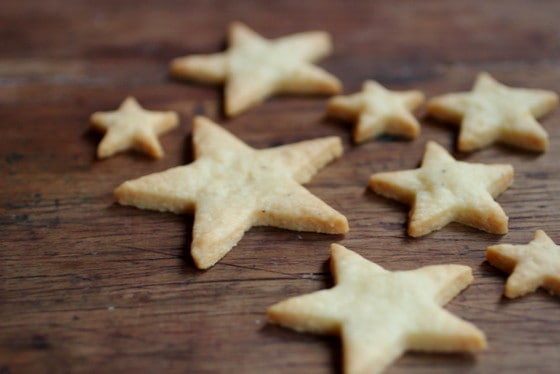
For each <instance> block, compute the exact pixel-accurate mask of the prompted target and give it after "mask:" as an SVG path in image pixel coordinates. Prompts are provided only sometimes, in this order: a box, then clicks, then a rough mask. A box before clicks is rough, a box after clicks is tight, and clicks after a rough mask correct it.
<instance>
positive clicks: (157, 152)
mask: <svg viewBox="0 0 560 374" xmlns="http://www.w3.org/2000/svg"><path fill="white" fill-rule="evenodd" d="M90 122H91V127H92V128H93V129H95V130H98V131H101V132H104V133H105V136H104V137H103V139H102V140H101V143H99V146H98V148H97V157H99V158H106V157H110V156H112V155H114V154H115V153H117V152H122V151H126V150H129V149H137V150H139V151H141V152H143V153H146V154H148V155H150V156H152V157H154V158H161V157H162V156H163V149H162V148H161V145H160V144H159V141H158V135H160V134H163V133H165V132H167V131H170V130H172V129H174V128H175V127H177V125H178V123H179V116H178V115H177V113H176V112H172V111H168V112H156V111H151V110H146V109H144V108H142V107H141V106H140V104H138V101H136V99H135V98H133V97H128V98H126V99H125V100H124V101H123V103H122V104H121V105H120V107H119V109H118V110H115V111H111V112H95V113H93V114H92V115H91V117H90Z"/></svg>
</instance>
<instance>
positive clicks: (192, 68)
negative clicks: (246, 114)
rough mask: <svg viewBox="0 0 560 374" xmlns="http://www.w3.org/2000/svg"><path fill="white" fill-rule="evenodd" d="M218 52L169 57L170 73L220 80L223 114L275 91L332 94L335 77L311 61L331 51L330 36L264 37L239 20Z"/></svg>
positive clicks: (206, 80)
mask: <svg viewBox="0 0 560 374" xmlns="http://www.w3.org/2000/svg"><path fill="white" fill-rule="evenodd" d="M229 44H230V46H229V48H228V49H227V50H226V51H225V52H223V53H216V54H211V55H192V56H186V57H179V58H175V59H174V60H173V61H171V66H170V70H171V74H172V75H173V76H175V77H178V78H188V79H193V80H197V81H199V82H202V83H208V84H219V83H224V84H225V113H226V115H227V116H230V117H233V116H236V115H238V114H239V113H241V112H243V111H245V110H247V109H249V108H250V107H252V106H255V105H257V104H259V103H261V102H262V101H264V100H266V99H267V98H268V97H270V96H272V95H274V94H277V93H297V94H328V95H331V94H336V93H338V92H339V91H340V82H339V80H338V79H337V78H336V77H334V76H333V75H331V74H329V73H327V72H326V71H324V70H323V69H321V68H319V67H317V66H314V65H312V64H311V62H314V61H317V60H319V59H321V58H323V57H325V56H327V55H328V54H330V53H331V50H332V45H331V40H330V37H329V35H328V34H327V33H326V32H322V31H309V32H303V33H298V34H293V35H290V36H285V37H282V38H279V39H275V40H268V39H265V38H263V37H262V36H260V35H258V34H257V33H255V32H254V31H253V30H251V29H250V28H248V27H247V26H245V25H244V24H242V23H240V22H234V23H232V24H231V25H230V29H229Z"/></svg>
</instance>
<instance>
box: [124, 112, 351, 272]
mask: <svg viewBox="0 0 560 374" xmlns="http://www.w3.org/2000/svg"><path fill="white" fill-rule="evenodd" d="M193 142H194V148H195V161H194V162H193V163H191V164H189V165H185V166H179V167H175V168H172V169H169V170H167V171H164V172H160V173H156V174H151V175H147V176H144V177H142V178H139V179H136V180H132V181H128V182H125V183H123V184H122V185H121V186H119V187H118V188H117V189H116V190H115V197H116V199H117V201H118V202H119V203H120V204H123V205H133V206H136V207H138V208H142V209H152V210H159V211H168V212H173V213H177V214H181V213H193V212H194V214H195V220H194V227H193V241H192V245H191V254H192V256H193V259H194V262H195V264H196V266H197V267H198V268H200V269H206V268H208V267H210V266H212V265H214V264H215V263H216V262H217V261H219V260H220V259H221V258H222V257H223V256H225V255H226V253H228V252H229V251H230V250H231V248H232V247H233V246H235V245H236V244H237V242H238V241H239V240H240V239H241V238H242V237H243V234H244V232H245V231H247V230H248V229H249V228H251V227H252V226H275V227H280V228H286V229H290V230H296V231H314V232H320V233H329V234H343V233H346V232H347V231H348V222H347V220H346V218H345V217H344V216H343V215H342V214H340V213H338V212H337V211H335V210H334V209H332V208H331V207H329V206H328V205H327V204H326V203H324V202H323V201H321V200H319V199H318V198H317V197H315V196H314V195H312V194H311V192H309V191H308V190H307V189H305V188H304V187H302V186H301V185H300V183H306V182H309V181H310V180H311V178H312V177H313V175H315V174H316V173H317V172H318V171H319V169H321V168H322V167H323V166H325V165H326V164H328V163H329V162H331V161H332V160H334V159H336V158H338V157H340V156H341V154H342V144H341V141H340V138H338V137H326V138H321V139H315V140H309V141H302V142H299V143H294V144H288V145H284V146H280V147H276V148H270V149H264V150H255V149H253V148H251V147H249V146H248V145H246V144H244V143H243V142H241V141H240V140H239V139H237V138H235V137H234V136H233V135H231V134H230V133H228V132H227V131H226V130H224V129H223V128H222V127H220V126H219V125H217V124H214V123H213V122H211V121H210V120H208V119H206V118H204V117H197V118H195V120H194V128H193Z"/></svg>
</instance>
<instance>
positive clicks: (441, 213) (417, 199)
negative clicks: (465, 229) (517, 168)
mask: <svg viewBox="0 0 560 374" xmlns="http://www.w3.org/2000/svg"><path fill="white" fill-rule="evenodd" d="M512 182H513V167H512V166H511V165H505V164H492V165H485V164H476V163H467V162H462V161H456V160H455V159H454V158H453V157H452V156H451V155H450V154H449V153H448V152H447V151H446V150H445V149H444V148H443V147H441V146H440V145H439V144H437V143H435V142H428V144H427V145H426V152H425V153H424V158H423V160H422V165H421V167H420V168H419V169H413V170H403V171H393V172H384V173H377V174H374V175H372V176H371V178H370V180H369V187H370V188H371V189H372V190H373V191H375V192H377V193H378V194H380V195H383V196H385V197H388V198H390V199H395V200H398V201H401V202H403V203H405V204H408V205H411V207H412V208H411V210H410V213H409V217H410V220H409V225H408V234H409V235H411V236H414V237H417V236H422V235H426V234H429V233H430V232H432V231H435V230H439V229H440V228H442V227H444V226H445V225H447V224H448V223H450V222H459V223H462V224H465V225H468V226H472V227H475V228H478V229H481V230H484V231H488V232H490V233H494V234H505V233H507V232H508V217H507V216H506V214H505V213H504V211H503V210H502V208H501V206H500V205H499V204H498V203H497V202H496V201H494V198H496V197H497V196H498V195H500V194H501V193H502V192H503V191H505V190H506V189H507V188H508V187H509V186H510V185H511V184H512Z"/></svg>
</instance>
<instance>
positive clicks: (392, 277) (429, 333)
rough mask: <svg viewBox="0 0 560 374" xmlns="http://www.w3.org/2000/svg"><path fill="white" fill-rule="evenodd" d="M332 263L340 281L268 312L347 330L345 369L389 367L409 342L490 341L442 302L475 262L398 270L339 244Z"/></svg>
mask: <svg viewBox="0 0 560 374" xmlns="http://www.w3.org/2000/svg"><path fill="white" fill-rule="evenodd" d="M331 271H332V273H333V277H334V280H335V283H336V285H335V286H334V287H333V288H331V289H327V290H321V291H317V292H314V293H311V294H308V295H303V296H297V297H292V298H290V299H287V300H285V301H282V302H280V303H278V304H275V305H273V306H271V307H270V308H269V309H268V318H269V320H270V321H271V322H274V323H277V324H280V325H282V326H286V327H289V328H292V329H294V330H296V331H307V332H312V333H318V334H340V335H341V338H342V342H343V355H342V356H343V367H344V372H345V373H348V374H350V373H378V372H381V371H383V370H384V369H385V368H386V367H387V366H389V365H390V364H391V363H392V362H393V361H395V360H396V359H397V358H398V357H400V356H401V355H402V354H403V353H404V352H405V351H407V350H412V351H424V352H426V351H428V352H456V351H475V350H478V349H482V348H485V347H486V338H485V336H484V333H483V332H481V331H480V330H479V329H478V328H476V327H475V326H474V325H473V324H471V323H469V322H466V321H464V320H462V319H460V318H458V317H456V316H454V315H453V314H451V313H449V312H448V311H446V310H445V309H443V308H442V307H441V306H442V305H445V304H447V303H448V302H449V301H450V300H451V299H453V298H454V297H455V296H456V295H457V294H458V293H459V292H461V291H462V290H463V289H464V288H465V287H467V286H468V285H469V284H470V283H471V282H472V280H473V277H472V271H471V268H470V267H468V266H463V265H434V266H426V267H422V268H419V269H416V270H411V271H395V272H391V271H387V270H385V269H383V268H382V267H381V266H379V265H377V264H375V263H373V262H369V261H367V260H366V259H364V258H363V257H361V256H359V255H358V254H356V253H354V252H352V251H350V250H348V249H346V248H344V247H343V246H340V245H337V244H333V245H332V246H331Z"/></svg>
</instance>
